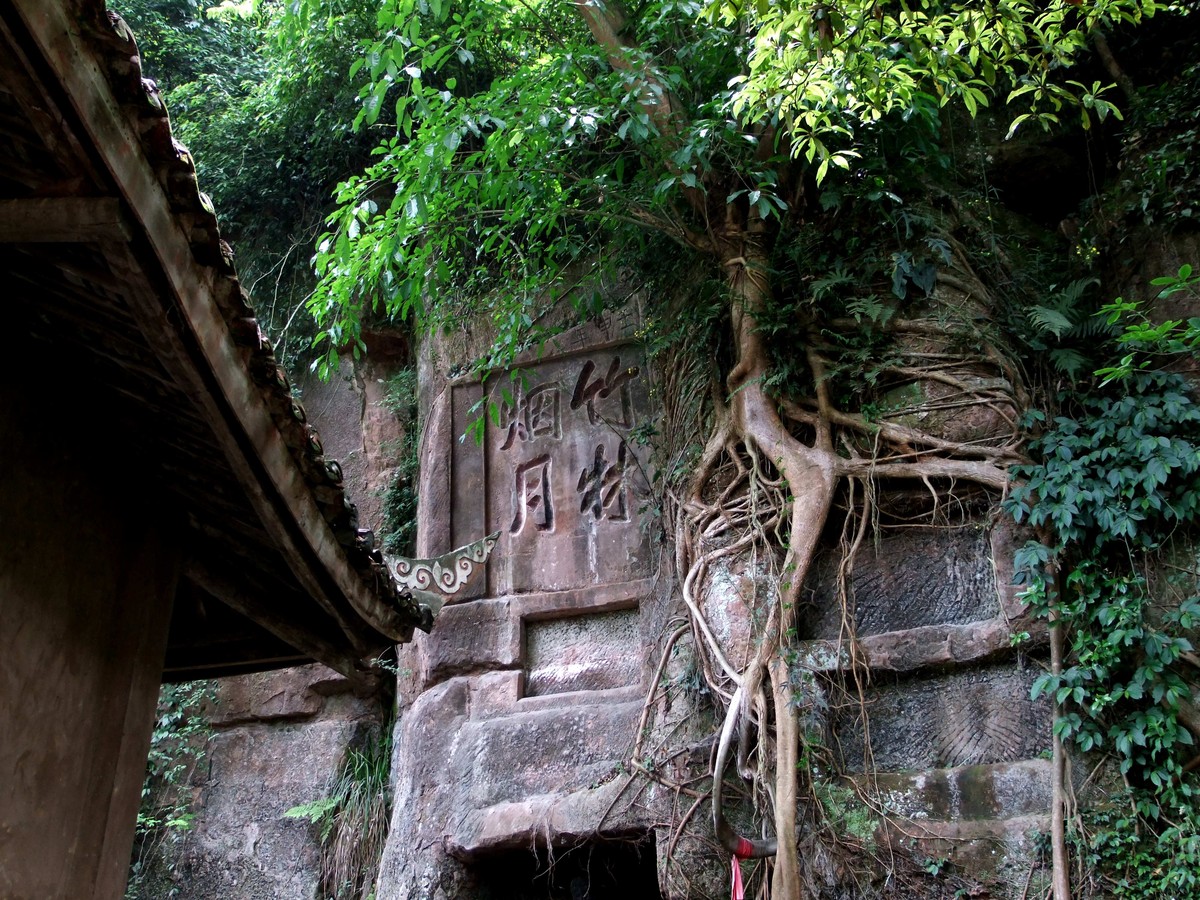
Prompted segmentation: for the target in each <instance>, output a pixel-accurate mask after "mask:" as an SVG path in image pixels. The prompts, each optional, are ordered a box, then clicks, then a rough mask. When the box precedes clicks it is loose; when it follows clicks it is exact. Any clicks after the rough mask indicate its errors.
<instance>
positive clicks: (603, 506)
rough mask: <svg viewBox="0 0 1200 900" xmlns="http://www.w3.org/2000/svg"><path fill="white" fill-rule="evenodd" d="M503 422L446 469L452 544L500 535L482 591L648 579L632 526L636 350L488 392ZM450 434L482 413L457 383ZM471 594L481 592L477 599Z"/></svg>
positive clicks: (642, 415) (570, 362) (640, 408)
mask: <svg viewBox="0 0 1200 900" xmlns="http://www.w3.org/2000/svg"><path fill="white" fill-rule="evenodd" d="M487 390H488V396H489V397H490V398H491V399H492V401H493V402H494V403H496V404H497V405H498V406H499V415H498V416H496V415H492V416H488V419H487V423H486V427H485V429H484V434H483V440H482V443H477V442H475V441H473V440H472V438H471V437H470V436H469V435H468V436H467V437H465V438H463V439H462V440H460V441H458V443H457V444H456V445H455V447H454V450H453V456H452V459H451V479H450V480H451V493H452V497H453V504H452V510H451V538H452V540H454V541H456V542H458V541H459V540H460V539H467V536H470V535H479V534H488V533H491V532H493V531H499V532H500V542H499V546H498V547H497V548H496V552H495V554H494V555H493V557H492V560H493V561H492V564H491V565H490V566H489V572H488V584H487V586H486V592H487V595H489V596H505V595H509V594H518V593H525V592H529V591H556V590H569V589H572V588H580V587H586V586H589V585H597V584H606V583H614V582H624V581H630V580H632V579H635V578H639V577H642V576H644V575H646V574H648V573H649V571H650V568H649V566H650V559H649V544H648V541H647V539H646V536H645V535H644V534H643V532H642V530H641V529H640V528H639V526H638V519H639V509H640V507H641V505H642V503H643V502H644V499H645V496H646V487H647V476H646V461H645V456H646V454H645V453H644V452H643V449H642V448H641V447H640V446H639V445H638V443H637V442H636V440H634V436H635V434H636V431H635V430H636V428H637V426H638V425H639V424H641V423H644V422H645V421H646V420H647V417H648V412H647V410H648V405H649V404H648V395H649V391H648V388H647V369H646V365H645V362H644V360H643V359H642V358H641V356H640V354H639V353H638V352H637V350H636V348H635V347H634V346H633V345H617V346H615V347H609V348H606V349H603V350H594V351H590V352H586V353H579V354H572V355H568V356H564V357H561V358H558V359H554V360H550V361H546V362H541V363H537V364H535V365H532V366H529V367H526V368H524V369H522V370H520V371H519V372H518V373H517V374H516V375H515V376H513V377H511V378H509V377H507V376H505V377H502V378H500V379H497V380H495V381H493V382H491V383H489V384H488V385H487ZM452 391H453V394H452V398H451V404H452V417H453V427H454V432H455V434H464V433H466V432H467V431H468V430H469V426H470V424H471V422H472V420H474V419H477V417H478V416H479V415H481V414H482V407H479V406H477V404H478V403H479V401H480V400H481V399H482V398H483V391H484V388H483V387H482V386H480V385H470V384H464V385H456V386H455V387H454V388H453V389H452ZM476 595H478V593H477V594H476Z"/></svg>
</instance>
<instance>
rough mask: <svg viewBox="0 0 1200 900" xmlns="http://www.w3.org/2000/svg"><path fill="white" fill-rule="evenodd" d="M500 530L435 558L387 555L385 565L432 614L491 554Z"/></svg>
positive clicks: (480, 567) (436, 612) (468, 579)
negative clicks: (409, 557)
mask: <svg viewBox="0 0 1200 900" xmlns="http://www.w3.org/2000/svg"><path fill="white" fill-rule="evenodd" d="M499 539H500V532H498V531H496V532H493V533H492V534H489V535H488V536H487V537H485V538H481V539H480V540H478V541H475V542H474V543H471V544H467V545H466V546H465V547H459V548H458V549H457V550H451V551H450V552H449V553H444V554H442V555H441V556H439V557H437V558H436V559H408V558H407V557H404V556H389V557H388V567H389V568H390V569H391V570H392V575H394V576H395V578H396V581H397V582H399V583H400V584H402V585H404V586H405V587H407V588H408V589H409V590H410V591H412V594H413V596H414V597H415V598H416V599H417V601H418V602H420V603H422V604H424V605H426V606H428V607H429V609H430V611H431V612H432V613H433V614H434V615H435V616H436V615H437V614H438V612H439V611H440V610H441V608H442V607H443V606H444V605H445V604H446V601H447V600H449V599H450V598H451V597H453V596H454V595H455V594H457V593H458V592H459V591H460V590H462V588H463V586H464V585H466V583H467V582H468V581H470V580H471V576H473V575H474V574H475V573H476V572H477V571H479V570H480V569H482V568H483V567H484V566H485V565H486V564H487V561H488V557H489V556H491V555H492V550H493V549H494V548H495V546H496V542H497V541H498V540H499Z"/></svg>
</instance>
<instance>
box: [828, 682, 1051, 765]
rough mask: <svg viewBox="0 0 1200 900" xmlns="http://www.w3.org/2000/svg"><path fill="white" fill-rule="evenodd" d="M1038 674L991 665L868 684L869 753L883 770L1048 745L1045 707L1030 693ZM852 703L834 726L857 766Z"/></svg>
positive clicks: (1004, 758) (1028, 751) (859, 742)
mask: <svg viewBox="0 0 1200 900" xmlns="http://www.w3.org/2000/svg"><path fill="white" fill-rule="evenodd" d="M1036 675H1037V673H1036V671H1035V670H1034V669H1032V668H1030V669H1025V670H1020V669H1017V668H1015V667H1014V666H1012V665H999V666H990V667H988V668H984V669H974V670H971V671H966V672H957V673H950V674H945V675H938V676H935V677H932V678H923V679H912V680H909V679H905V680H902V681H897V682H894V683H892V684H886V685H884V684H879V685H875V686H872V687H870V688H868V690H867V692H866V703H865V707H864V708H865V711H866V714H867V716H868V718H869V721H870V735H871V751H872V752H871V759H872V761H873V764H874V767H875V768H876V769H878V770H879V771H883V772H889V771H890V772H898V771H902V770H909V769H939V768H947V767H951V766H977V765H990V764H993V763H1002V762H1014V761H1017V760H1022V759H1031V758H1035V757H1037V756H1038V755H1039V754H1040V753H1041V752H1042V751H1043V750H1046V749H1047V748H1048V747H1049V746H1050V720H1051V709H1050V706H1049V704H1047V703H1046V702H1045V701H1044V700H1039V701H1032V700H1030V699H1029V692H1030V687H1031V686H1032V684H1033V680H1034V678H1035V677H1036ZM855 707H856V705H851V706H850V707H848V708H847V711H846V713H845V714H844V716H843V717H842V720H841V722H840V723H839V726H838V736H837V737H838V744H839V746H840V747H841V750H842V754H843V756H844V759H845V763H846V769H847V770H848V771H851V772H859V771H862V769H863V758H864V754H863V750H864V748H863V728H862V721H861V712H860V711H857V710H856V709H855Z"/></svg>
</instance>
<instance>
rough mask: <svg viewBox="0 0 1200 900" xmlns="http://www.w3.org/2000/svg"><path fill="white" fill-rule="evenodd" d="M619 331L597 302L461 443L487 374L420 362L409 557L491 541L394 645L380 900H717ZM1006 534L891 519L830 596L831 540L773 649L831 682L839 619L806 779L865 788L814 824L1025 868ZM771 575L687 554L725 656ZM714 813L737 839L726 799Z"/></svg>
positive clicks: (968, 867)
mask: <svg viewBox="0 0 1200 900" xmlns="http://www.w3.org/2000/svg"><path fill="white" fill-rule="evenodd" d="M636 327H637V320H636V316H635V315H634V314H633V313H631V312H627V313H626V315H625V317H624V319H623V318H622V317H621V316H620V315H616V316H613V317H611V318H610V319H606V320H604V321H602V322H600V323H598V324H596V325H589V326H585V327H582V328H579V329H576V330H573V331H569V332H567V333H566V334H565V335H563V336H562V337H561V338H560V339H559V341H558V343H557V344H556V345H555V346H554V347H553V349H548V350H547V351H546V353H545V355H543V356H542V357H541V359H539V360H530V361H528V362H527V363H526V364H525V365H524V366H523V370H522V375H521V376H520V377H519V378H518V379H517V380H516V381H514V382H512V385H513V388H512V392H511V395H510V396H506V397H505V398H504V402H503V405H502V410H501V414H500V417H499V421H498V422H497V421H494V420H490V421H488V423H487V425H486V428H485V433H484V437H483V440H482V442H480V443H479V444H474V443H472V442H471V440H470V438H468V439H467V440H466V441H462V440H459V435H462V434H463V433H464V431H466V428H467V425H468V422H469V418H470V417H471V416H472V415H474V414H476V413H473V412H472V410H473V409H475V404H476V403H477V402H478V401H479V400H480V399H481V397H482V396H483V388H481V387H480V386H479V385H478V384H473V383H471V382H470V381H469V380H467V379H462V380H457V381H456V380H454V379H453V378H449V377H447V376H446V375H445V371H446V366H445V365H444V362H445V360H446V359H447V358H449V357H454V354H453V353H450V352H448V351H446V350H445V349H440V350H439V357H440V358H441V360H442V363H443V364H441V365H435V364H434V362H433V358H432V356H429V357H427V358H426V359H425V360H424V361H423V369H422V377H421V387H422V393H421V398H422V414H423V418H424V420H425V421H426V423H427V425H426V429H425V432H424V435H423V445H422V450H421V458H422V460H423V469H422V482H421V516H420V527H421V531H420V538H419V547H418V552H419V553H420V554H421V555H432V554H436V553H440V552H444V551H445V550H446V549H448V548H449V547H451V546H454V545H456V544H461V543H464V542H466V541H468V540H471V539H473V538H475V537H477V536H478V535H480V534H482V533H485V532H490V531H498V532H499V533H500V546H499V547H498V548H497V551H496V561H495V562H494V563H493V564H491V565H490V566H489V572H488V575H487V577H486V579H484V580H482V581H481V582H479V583H477V584H475V585H474V586H473V589H472V590H471V591H469V592H468V594H467V595H466V596H465V597H464V598H462V599H460V600H457V601H456V602H454V603H453V604H452V605H450V606H447V607H446V608H445V609H444V610H443V612H442V614H441V616H440V618H439V620H438V622H437V625H436V627H435V629H434V631H433V633H432V634H430V635H427V636H424V635H422V636H418V638H417V640H415V641H414V642H413V644H412V645H411V646H409V647H406V648H404V649H403V651H402V653H401V668H402V670H403V676H402V678H401V685H400V689H399V720H398V723H397V725H396V739H395V755H394V759H393V777H394V779H395V786H396V787H395V805H394V813H393V821H392V831H391V836H390V838H389V842H388V846H387V850H386V852H385V855H384V860H383V864H382V868H381V874H380V880H379V884H378V896H379V897H380V898H388V900H401V898H404V900H407V898H412V900H451V898H463V900H472V898H480V900H482V898H491V897H506V898H507V897H513V898H525V897H530V898H532V897H539V898H541V897H575V896H588V897H591V898H593V900H598V898H603V897H617V896H622V897H625V896H626V895H628V894H631V893H632V894H633V895H634V896H638V897H640V896H646V897H656V898H658V897H667V898H684V897H709V896H711V897H724V896H728V892H729V888H728V878H729V874H728V873H729V870H728V865H729V862H728V857H727V854H725V853H724V851H721V850H720V849H718V848H717V847H716V845H715V844H714V843H713V842H712V838H711V825H710V824H709V821H710V810H709V804H708V803H707V793H706V790H705V788H706V784H707V782H705V780H704V777H705V774H706V773H707V772H710V771H711V755H712V752H713V741H714V738H715V732H716V731H717V730H719V723H717V722H714V721H713V720H712V713H711V711H710V706H709V704H708V703H707V702H706V700H705V697H704V696H703V691H702V689H700V688H699V686H700V685H701V684H702V681H701V680H700V679H699V678H698V677H697V673H696V671H695V666H696V661H695V660H694V658H693V657H692V655H691V653H690V651H689V649H688V643H689V640H690V637H691V635H690V630H689V629H688V628H686V627H685V628H683V629H680V628H679V626H680V623H681V622H682V621H683V620H681V619H679V618H677V614H678V612H679V607H678V605H677V604H678V603H679V601H678V588H677V587H675V586H674V585H672V583H671V574H670V573H671V563H672V560H671V559H669V558H668V555H667V547H668V545H667V544H666V543H664V542H663V539H662V535H661V534H660V533H656V532H655V530H654V529H655V527H656V526H655V523H653V522H651V521H648V520H647V519H646V515H645V513H646V508H647V507H648V506H649V503H648V501H649V500H650V499H651V497H650V494H649V492H648V487H649V479H651V478H652V473H651V472H650V457H649V454H648V453H647V452H646V451H645V448H642V447H640V446H638V445H637V444H636V442H635V441H634V440H632V436H633V435H635V434H636V433H637V429H638V426H639V425H642V424H644V423H655V422H656V421H657V419H658V417H659V410H658V409H657V406H656V401H655V397H656V389H657V388H656V382H655V372H654V370H653V369H652V368H651V367H650V364H649V363H648V362H647V360H646V359H645V358H644V357H643V356H642V355H641V354H640V351H639V349H638V347H637V345H636V344H634V343H633V342H631V341H629V340H628V337H627V336H628V335H629V334H631V333H632V331H634V330H636ZM460 352H464V351H461V350H460ZM465 355H469V354H465ZM465 355H464V358H465ZM454 358H457V357H454ZM508 383H509V382H507V380H506V379H500V380H499V382H498V384H499V385H501V386H505V385H507V384H508ZM487 387H488V389H489V390H494V391H498V390H499V389H498V388H497V387H496V386H494V385H488V386H487ZM496 395H497V396H500V395H499V394H498V393H497V394H496ZM1013 541H1014V536H1013V534H1011V532H1010V529H1008V528H1005V527H1001V526H999V525H996V524H995V523H994V521H993V519H992V518H991V516H990V512H989V510H987V509H979V510H977V511H975V512H973V513H970V514H967V515H965V516H961V517H959V518H957V519H956V520H955V521H954V523H953V527H950V526H949V525H948V526H947V527H942V528H925V529H907V530H904V529H899V530H896V531H895V532H891V533H889V534H887V535H885V536H883V537H882V538H881V539H880V540H879V542H878V543H877V545H876V546H875V547H874V548H873V549H868V550H864V551H863V552H862V553H861V554H860V555H859V557H858V560H857V563H856V565H855V567H854V570H853V572H852V573H851V578H850V581H851V593H852V595H853V596H854V597H855V598H856V601H855V603H854V604H853V606H852V608H850V609H849V610H846V609H843V607H842V605H841V602H840V601H839V599H838V592H837V590H836V572H835V568H836V564H835V563H834V562H833V555H832V554H831V555H830V562H829V564H828V565H822V566H819V567H818V569H819V571H818V572H817V573H816V575H815V577H814V578H813V588H812V590H811V592H810V596H809V606H808V608H807V610H806V613H805V615H804V616H803V617H802V620H803V621H804V622H805V623H806V625H805V629H806V630H805V632H804V633H802V634H801V635H799V636H798V637H799V638H800V641H799V643H798V659H797V662H796V665H795V669H796V671H797V672H798V673H804V672H807V673H808V674H807V676H803V675H797V677H807V678H810V679H816V680H822V679H824V680H827V681H828V682H829V683H834V682H837V683H849V682H850V681H851V680H852V679H851V676H850V669H849V667H848V664H847V659H846V655H845V654H846V652H847V651H846V647H845V645H844V644H842V645H840V646H839V644H838V638H839V636H843V637H844V635H845V634H847V633H848V631H847V625H848V622H847V621H846V616H850V618H851V619H853V624H854V626H855V629H856V631H857V634H858V637H859V639H860V648H861V651H860V652H862V653H863V654H864V655H863V657H862V659H860V660H859V663H860V665H861V670H860V671H861V675H862V678H863V679H864V684H863V687H862V692H861V695H860V698H859V701H858V702H856V703H853V704H848V705H846V704H839V705H838V706H837V708H827V709H814V710H813V711H812V714H811V716H810V717H809V719H808V721H809V722H810V724H811V725H812V727H813V729H815V730H816V731H819V732H821V733H822V734H823V735H824V738H823V739H822V742H823V743H826V744H828V745H829V746H831V747H834V748H837V755H838V758H837V759H836V760H831V763H832V764H834V765H836V767H837V768H838V769H839V770H841V771H844V772H846V773H847V777H846V779H844V780H843V781H841V782H838V783H837V785H836V786H834V787H831V788H830V791H831V792H833V791H835V789H836V791H839V792H840V793H839V794H837V795H836V796H839V797H846V796H849V797H853V796H854V795H853V794H851V790H857V791H858V793H859V794H860V795H861V797H862V798H865V800H866V802H867V804H868V805H863V804H862V802H861V801H860V800H853V801H850V802H849V804H848V805H851V806H853V805H855V804H857V805H858V807H859V808H860V810H861V811H862V813H861V815H860V816H859V819H860V821H859V822H858V823H857V824H854V823H850V822H846V821H842V822H840V823H839V822H838V821H836V816H834V817H831V818H832V819H833V820H834V821H832V827H834V828H839V827H840V828H845V829H855V828H857V829H858V832H859V834H858V835H857V837H858V838H866V839H867V840H868V841H869V842H870V843H871V844H872V845H873V846H885V845H886V844H888V843H889V842H890V844H891V845H892V846H893V847H895V848H897V849H902V850H903V851H904V852H912V851H913V850H914V848H916V850H917V853H918V854H919V855H920V856H921V858H925V857H928V858H937V859H950V860H952V861H954V862H955V863H957V864H960V865H961V867H962V871H963V872H965V873H968V874H970V875H971V876H972V877H974V876H978V877H979V878H981V879H995V878H998V879H999V881H997V882H996V883H1002V882H1003V880H1004V878H1005V876H1006V874H1007V871H1008V870H1009V869H1012V870H1016V869H1017V867H1018V866H1020V867H1022V868H1021V874H1022V877H1023V876H1024V873H1025V872H1026V871H1027V870H1028V858H1029V852H1030V848H1031V840H1032V838H1031V834H1032V832H1033V830H1035V829H1044V828H1045V827H1046V825H1047V821H1048V820H1047V809H1048V803H1049V767H1048V763H1047V762H1046V761H1045V760H1044V759H1042V758H1040V757H1041V755H1042V751H1044V750H1045V748H1046V747H1047V746H1048V740H1049V738H1048V735H1049V710H1048V708H1046V707H1045V706H1044V705H1042V704H1035V703H1031V702H1030V701H1029V700H1028V697H1029V688H1030V684H1031V683H1032V681H1033V678H1034V676H1035V672H1034V671H1033V669H1032V667H1031V666H1030V665H1029V664H1028V663H1027V662H1025V660H1024V658H1023V657H1019V656H1018V655H1017V653H1016V652H1015V651H1014V650H1013V649H1012V642H1011V641H1010V635H1011V633H1012V632H1013V630H1020V629H1021V628H1025V627H1026V624H1025V623H1024V620H1023V618H1022V616H1023V609H1022V608H1021V605H1020V603H1019V602H1018V601H1017V600H1016V598H1015V596H1014V594H1013V590H1012V588H1011V587H1010V585H1009V582H1010V581H1011V553H1012V545H1013ZM767 581H768V579H766V577H765V574H764V571H763V570H762V568H761V566H760V565H759V564H756V563H755V561H754V560H753V559H748V558H745V557H741V556H738V555H736V554H735V555H733V556H731V557H729V558H728V559H727V560H725V561H724V562H722V563H720V564H719V565H714V567H713V571H712V572H711V573H710V576H709V582H708V584H709V590H708V591H707V594H706V599H705V601H704V602H705V610H706V616H707V618H708V620H709V622H710V624H711V625H712V627H713V629H714V630H715V631H716V632H717V633H718V635H719V639H720V640H721V641H722V643H723V644H724V645H726V646H727V647H728V648H730V651H729V652H730V653H731V654H732V656H733V657H739V656H740V657H743V658H744V657H746V656H748V655H749V654H750V653H751V652H752V650H753V641H754V637H753V635H754V633H755V628H756V627H757V626H756V622H757V619H758V618H759V617H760V611H761V609H762V606H763V604H762V597H763V596H764V592H768V591H771V590H773V589H774V588H773V586H772V585H771V584H769V583H767ZM673 617H676V618H673ZM1035 631H1036V629H1035ZM1039 640H1040V636H1039V635H1036V634H1035V636H1034V640H1033V645H1037V644H1038V643H1039ZM660 658H661V659H662V665H661V667H659V665H658V663H659V661H660ZM733 662H734V665H737V659H736V658H734V660H733ZM818 694H819V692H818ZM647 696H649V697H650V698H651V699H650V700H649V701H647V700H646V698H647ZM866 722H869V723H870V727H869V730H867V729H866V728H865V727H864V723H866ZM868 735H869V737H868ZM648 775H652V777H649V778H648V777H646V776H648ZM831 796H834V795H833V794H831ZM839 802H842V803H843V805H846V801H844V800H843V801H839ZM830 805H831V806H832V805H833V804H832V803H830ZM733 815H734V818H735V819H739V820H740V821H741V822H742V823H743V827H744V829H745V830H746V831H747V832H748V833H757V827H758V826H756V825H755V824H754V822H753V821H752V820H751V819H750V818H749V817H748V811H747V810H746V809H741V810H735V811H734V813H733ZM841 815H842V817H843V819H846V818H849V816H848V815H847V814H846V812H845V811H844V810H843V812H842V813H841ZM864 817H865V819H866V824H865V825H864V824H863V822H862V821H861V820H862V819H863V818H864ZM885 817H886V818H887V821H886V822H885ZM614 848H616V850H619V851H620V852H619V854H617V855H616V856H615V857H614V856H613V854H614V853H615V852H616V850H615V849H614ZM602 854H607V855H604V856H603V858H602V856H601V855H602ZM500 872H505V873H506V875H505V876H504V877H502V878H501V877H498V873H500ZM847 877H849V876H847ZM579 879H582V881H579ZM964 883H966V882H964ZM971 883H974V882H971ZM579 885H587V887H588V889H589V890H590V891H591V893H587V894H582V893H579V894H573V893H572V890H576V889H578V887H579ZM827 887H828V890H829V892H830V896H834V895H840V894H838V892H839V891H843V890H845V889H847V888H846V886H845V885H843V886H842V887H838V885H837V884H835V883H831V884H830V885H828V886H827ZM937 890H938V889H937V888H935V887H932V886H931V887H930V888H929V892H928V893H927V894H926V896H937V895H938V894H937ZM997 890H1000V893H999V894H995V896H1004V894H1003V888H997ZM894 895H895V896H901V894H898V893H897V894H894Z"/></svg>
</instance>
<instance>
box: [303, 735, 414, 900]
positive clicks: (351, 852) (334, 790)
mask: <svg viewBox="0 0 1200 900" xmlns="http://www.w3.org/2000/svg"><path fill="white" fill-rule="evenodd" d="M391 755H392V742H391V737H390V729H388V728H386V727H384V728H381V729H377V730H373V731H372V732H371V733H370V734H369V735H368V737H367V739H366V740H365V741H363V742H362V743H361V744H359V745H358V746H351V747H349V748H348V749H347V750H346V755H345V756H344V757H343V759H342V764H341V766H340V767H339V769H338V774H337V776H336V777H335V778H334V780H333V783H332V784H331V785H330V787H329V792H328V794H327V795H326V796H325V797H323V798H321V799H320V800H316V801H313V802H312V803H305V804H302V805H300V806H293V807H292V808H291V809H289V810H288V811H287V812H285V813H284V815H285V816H286V817H288V818H292V819H308V820H309V821H310V822H312V823H313V824H315V825H317V826H318V827H319V829H320V840H321V891H322V894H321V896H322V897H327V898H330V900H367V898H369V897H370V896H371V895H372V892H373V890H374V886H375V876H376V874H377V873H378V869H379V861H380V859H381V858H382V857H383V847H384V843H385V841H386V840H387V833H388V824H389V821H390V816H391V796H390V788H389V772H390V767H391Z"/></svg>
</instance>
